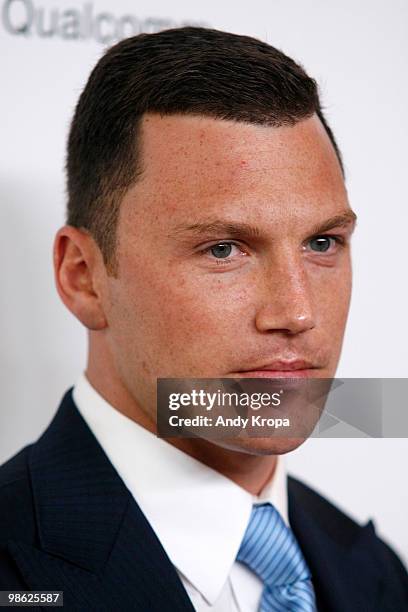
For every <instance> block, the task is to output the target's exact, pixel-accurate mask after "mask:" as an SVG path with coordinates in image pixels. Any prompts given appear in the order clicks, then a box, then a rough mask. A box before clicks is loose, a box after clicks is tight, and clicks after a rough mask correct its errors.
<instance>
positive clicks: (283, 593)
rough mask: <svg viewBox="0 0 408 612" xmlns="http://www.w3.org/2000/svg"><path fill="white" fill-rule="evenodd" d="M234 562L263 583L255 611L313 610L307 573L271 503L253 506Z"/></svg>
mask: <svg viewBox="0 0 408 612" xmlns="http://www.w3.org/2000/svg"><path fill="white" fill-rule="evenodd" d="M237 561H241V563H244V564H245V565H247V566H248V567H249V568H250V569H251V570H252V571H253V572H255V574H256V575H257V576H259V578H260V579H261V580H262V582H263V583H264V589H263V592H262V598H261V603H260V606H259V612H284V611H285V610H288V611H289V612H315V611H316V601H315V595H314V591H313V586H312V583H311V580H310V572H309V569H308V567H307V565H306V561H305V560H304V558H303V555H302V553H301V551H300V548H299V545H298V543H297V542H296V540H295V537H294V535H293V533H292V531H291V529H290V528H288V527H286V525H285V523H284V522H283V520H282V518H281V516H280V514H279V512H278V511H277V510H276V508H274V506H272V505H271V504H269V503H268V504H262V505H258V506H253V508H252V514H251V518H250V520H249V523H248V527H247V530H246V532H245V535H244V539H243V540H242V543H241V547H240V549H239V551H238V556H237Z"/></svg>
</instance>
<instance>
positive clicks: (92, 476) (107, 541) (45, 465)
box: [9, 392, 193, 612]
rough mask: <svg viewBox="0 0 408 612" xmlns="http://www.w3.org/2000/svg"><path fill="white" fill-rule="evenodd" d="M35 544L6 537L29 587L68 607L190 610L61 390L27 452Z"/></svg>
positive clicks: (151, 535) (153, 539) (154, 542)
mask: <svg viewBox="0 0 408 612" xmlns="http://www.w3.org/2000/svg"><path fill="white" fill-rule="evenodd" d="M29 470H30V475H31V482H32V489H33V497H34V504H35V512H36V522H37V529H38V546H29V545H27V544H25V543H22V542H17V541H11V542H9V551H10V553H11V555H12V556H13V558H14V560H15V562H16V563H17V565H18V567H19V568H20V571H21V573H22V575H23V576H24V578H25V580H26V582H27V585H28V587H29V588H30V589H31V590H41V589H47V590H50V589H58V590H63V591H64V605H66V606H67V609H69V610H71V609H72V610H76V609H82V610H84V609H87V610H120V609H123V610H126V609H132V610H143V611H144V610H152V611H153V610H163V609H166V610H169V611H171V610H177V611H187V610H189V611H190V612H191V611H192V610H193V607H192V605H191V602H190V600H189V598H188V596H187V593H186V591H185V589H184V587H183V585H182V583H181V581H180V579H179V577H178V575H177V573H176V571H175V569H174V567H173V565H172V563H171V562H170V560H169V558H168V556H167V554H166V552H165V551H164V549H163V547H162V546H161V544H160V542H159V540H158V539H157V537H156V535H155V533H154V532H153V530H152V528H151V527H150V525H149V523H148V521H147V520H146V518H145V516H144V515H143V513H142V511H141V510H140V508H139V506H138V505H137V503H136V502H135V501H134V499H133V498H132V496H131V495H130V493H129V491H128V490H127V489H126V487H125V485H124V484H123V482H122V481H121V479H120V478H119V476H118V474H117V473H116V471H115V470H114V468H113V466H112V465H111V464H110V462H109V460H108V459H107V457H106V455H105V453H104V452H103V450H102V449H101V447H100V446H99V444H98V442H97V440H96V439H95V437H94V436H93V434H92V432H91V431H90V430H89V428H88V426H87V425H86V423H85V421H84V420H83V419H82V417H81V416H80V414H79V412H78V411H77V409H76V407H75V404H74V402H73V400H72V397H71V392H68V393H67V394H66V395H65V397H64V399H63V401H62V403H61V406H60V408H59V410H58V413H57V415H56V416H55V418H54V420H53V422H52V423H51V425H50V426H49V428H48V429H47V430H46V431H45V433H44V434H43V436H42V437H41V438H40V440H39V441H38V442H37V443H36V444H35V445H34V446H33V447H32V449H31V451H30V457H29Z"/></svg>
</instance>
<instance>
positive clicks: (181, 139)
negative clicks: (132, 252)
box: [139, 114, 344, 197]
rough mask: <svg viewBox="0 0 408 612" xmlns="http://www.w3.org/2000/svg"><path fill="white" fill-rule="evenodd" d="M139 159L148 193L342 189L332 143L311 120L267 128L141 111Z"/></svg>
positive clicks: (317, 120) (316, 123)
mask: <svg viewBox="0 0 408 612" xmlns="http://www.w3.org/2000/svg"><path fill="white" fill-rule="evenodd" d="M139 154H140V156H141V161H142V168H143V174H142V177H141V178H142V182H143V181H144V182H145V183H147V185H146V187H147V186H150V187H151V188H153V189H154V190H157V189H160V188H162V189H164V190H168V189H169V187H171V189H173V190H176V191H177V192H184V193H188V194H192V195H195V194H197V195H200V194H203V193H204V194H205V195H208V196H210V194H211V193H212V194H213V195H215V196H217V195H219V196H220V197H222V194H223V192H225V193H226V195H227V197H228V192H235V193H237V194H239V193H242V192H244V191H246V190H248V191H249V192H251V191H254V190H257V191H260V190H263V191H264V192H265V195H267V197H270V196H273V194H278V192H279V191H282V190H286V189H290V190H291V191H292V193H293V194H294V193H295V192H296V191H300V192H301V193H303V192H305V191H307V190H308V191H313V190H318V191H324V190H326V189H329V190H333V189H338V190H342V189H344V186H343V177H342V174H341V170H340V166H339V163H338V160H337V157H336V154H335V152H334V149H333V146H332V144H331V143H330V141H329V138H328V136H327V134H326V132H325V130H324V128H323V126H322V125H321V123H320V120H319V119H318V118H317V117H316V116H313V117H311V118H309V119H306V120H304V121H301V122H298V123H297V124H295V125H294V126H282V127H270V126H263V125H254V124H249V123H242V122H234V121H224V120H220V119H213V118H209V117H202V116H189V115H169V116H161V115H156V114H149V115H145V116H144V117H143V120H142V128H141V146H140V148H139ZM316 183H317V184H316ZM268 191H269V192H270V193H269V194H267V192H268Z"/></svg>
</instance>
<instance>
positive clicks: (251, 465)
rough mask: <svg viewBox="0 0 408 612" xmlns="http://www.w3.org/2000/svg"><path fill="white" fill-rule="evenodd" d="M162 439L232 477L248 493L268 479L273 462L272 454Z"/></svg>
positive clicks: (255, 492)
mask: <svg viewBox="0 0 408 612" xmlns="http://www.w3.org/2000/svg"><path fill="white" fill-rule="evenodd" d="M166 441H167V442H169V443H170V444H172V445H173V446H175V447H176V448H178V449H179V450H181V451H183V452H184V453H186V454H187V455H190V456H191V457H194V459H197V460H198V461H201V463H204V464H205V465H207V466H208V467H210V468H212V469H213V470H216V471H217V472H219V473H220V474H223V476H226V477H227V478H229V479H230V480H233V481H234V482H235V483H236V484H237V485H239V486H240V487H242V488H243V489H245V490H246V491H248V492H249V493H251V494H252V495H259V494H260V493H261V491H262V489H263V488H264V486H265V485H266V484H267V482H269V480H270V479H271V478H272V476H273V474H274V472H275V468H276V464H277V456H276V455H253V454H249V453H245V452H240V451H237V450H232V449H229V448H225V447H222V446H219V444H213V443H211V442H208V441H207V440H203V439H197V438H194V439H191V438H172V439H167V440H166ZM217 442H220V441H217Z"/></svg>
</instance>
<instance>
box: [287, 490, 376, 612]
mask: <svg viewBox="0 0 408 612" xmlns="http://www.w3.org/2000/svg"><path fill="white" fill-rule="evenodd" d="M288 484H289V520H290V523H291V526H292V529H293V532H294V533H295V536H296V538H297V540H298V542H299V545H300V547H301V549H302V552H303V554H304V556H305V559H306V561H307V563H308V565H309V568H310V570H311V573H312V579H313V584H314V586H315V591H316V598H317V603H318V609H319V610H321V611H323V612H326V611H327V610H330V611H331V612H344V610H347V612H361V610H377V609H378V607H377V606H378V603H379V600H380V598H381V593H382V592H383V587H384V584H383V578H382V575H381V573H380V571H379V569H378V568H377V566H376V565H375V564H374V563H373V561H372V559H371V557H370V550H372V545H373V540H374V539H375V537H376V536H375V532H374V528H373V525H372V523H371V522H370V523H368V524H367V525H366V526H364V527H360V526H359V525H357V524H356V523H354V522H353V521H351V520H350V519H349V518H348V517H347V516H345V515H343V514H342V513H340V512H339V511H338V510H337V509H336V508H335V507H334V506H332V505H331V504H329V502H327V501H326V500H324V499H323V498H321V497H320V496H319V495H318V494H317V493H315V492H313V491H311V490H310V489H308V488H307V487H305V486H304V485H303V484H301V483H300V482H298V481H296V480H295V479H293V478H289V483H288Z"/></svg>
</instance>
